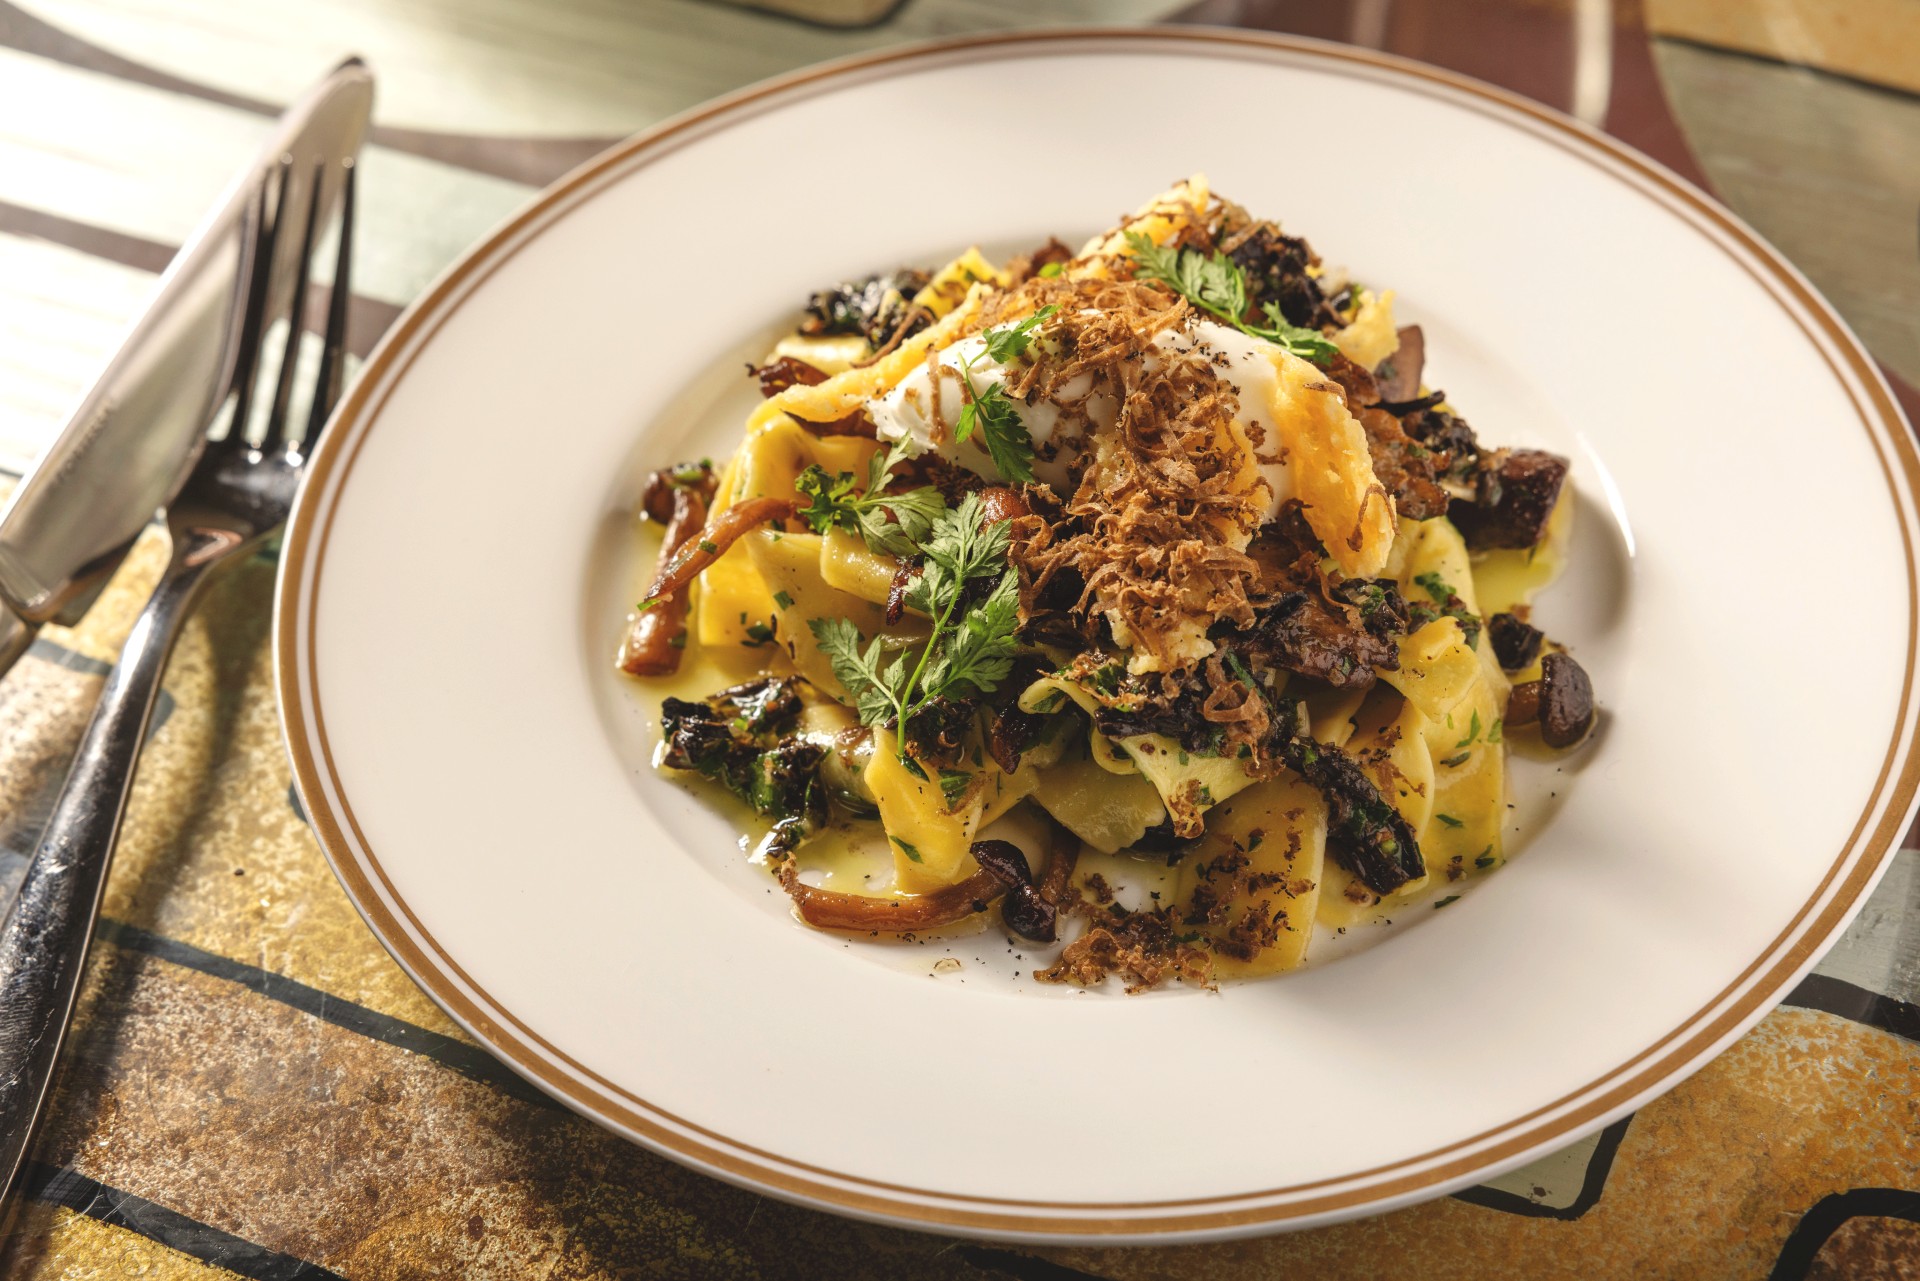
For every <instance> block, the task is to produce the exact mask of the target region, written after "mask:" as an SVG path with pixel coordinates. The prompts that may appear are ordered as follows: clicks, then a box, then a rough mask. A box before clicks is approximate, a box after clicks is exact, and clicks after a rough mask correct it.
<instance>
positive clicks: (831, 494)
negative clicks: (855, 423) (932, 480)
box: [793, 438, 946, 556]
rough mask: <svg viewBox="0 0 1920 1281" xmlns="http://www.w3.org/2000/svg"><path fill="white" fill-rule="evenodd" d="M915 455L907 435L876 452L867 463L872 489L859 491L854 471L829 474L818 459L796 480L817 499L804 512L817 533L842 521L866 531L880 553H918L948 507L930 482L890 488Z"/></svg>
mask: <svg viewBox="0 0 1920 1281" xmlns="http://www.w3.org/2000/svg"><path fill="white" fill-rule="evenodd" d="M912 456H913V447H912V445H910V444H909V443H908V442H907V440H906V439H904V438H902V439H900V440H896V441H894V442H893V444H892V445H891V446H890V447H889V448H888V449H886V450H885V451H883V452H881V453H877V454H875V455H874V456H873V460H872V461H871V462H869V463H868V464H867V487H866V490H865V492H859V493H856V492H855V490H854V483H855V480H854V475H853V473H852V472H844V471H843V472H841V473H840V474H839V475H837V476H829V475H827V473H826V471H825V469H823V468H822V467H820V466H819V464H817V463H816V464H814V465H813V466H811V467H808V468H807V469H806V470H805V471H803V472H801V473H800V475H799V476H798V477H797V478H796V479H795V480H794V482H793V487H794V489H795V490H797V491H798V492H800V493H801V494H804V495H806V496H807V497H808V498H809V499H811V500H812V501H811V502H809V503H808V505H807V506H806V507H805V508H803V509H802V510H801V512H800V515H801V516H802V517H804V518H805V519H806V522H807V524H808V526H810V527H811V528H812V530H813V532H814V533H816V534H824V533H826V532H827V530H829V529H831V528H833V527H835V526H838V527H839V528H841V529H844V530H846V531H847V532H848V533H850V534H858V535H860V537H861V539H862V540H863V541H865V543H866V544H867V546H868V547H870V548H872V549H873V550H874V551H876V552H880V553H883V554H886V555H892V556H911V555H913V554H914V552H915V551H916V550H918V545H919V542H920V540H921V539H922V538H924V537H926V534H927V530H928V528H929V527H930V526H931V525H932V523H933V518H934V517H935V516H937V515H939V514H940V513H941V512H942V511H945V510H946V501H945V500H944V499H942V498H941V497H940V491H939V490H937V489H934V488H932V487H930V486H922V487H921V488H919V489H909V490H907V491H905V492H904V493H898V494H889V493H886V492H885V489H886V484H887V477H888V475H889V474H890V473H891V472H892V471H893V469H894V467H895V466H897V465H898V464H899V463H901V462H903V461H905V460H906V459H908V458H911V457H912Z"/></svg>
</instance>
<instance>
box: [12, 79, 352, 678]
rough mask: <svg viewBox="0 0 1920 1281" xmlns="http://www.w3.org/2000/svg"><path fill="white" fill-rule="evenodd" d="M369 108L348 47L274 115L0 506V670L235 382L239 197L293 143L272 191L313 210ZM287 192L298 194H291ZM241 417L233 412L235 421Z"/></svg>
mask: <svg viewBox="0 0 1920 1281" xmlns="http://www.w3.org/2000/svg"><path fill="white" fill-rule="evenodd" d="M372 108H373V73H372V72H371V71H369V70H368V69H367V67H366V64H365V63H363V62H361V61H360V59H358V58H349V59H348V60H347V61H345V62H343V63H341V64H340V65H339V66H338V67H337V68H335V69H334V71H333V72H332V74H330V75H329V76H327V77H326V79H324V80H322V81H321V82H320V83H319V84H318V85H316V86H314V88H313V89H311V90H310V91H308V93H307V94H306V96H305V97H303V98H301V99H300V100H299V101H298V102H296V103H295V104H294V105H293V106H291V107H289V108H288V109H287V111H286V113H285V114H284V115H283V116H281V118H280V120H279V123H278V124H276V125H275V127H274V130H273V133H272V135H271V136H270V137H269V138H268V139H267V142H266V145H265V146H263V147H262V148H261V150H260V153H259V155H257V156H256V157H255V158H254V159H253V161H252V162H251V163H249V164H248V165H247V166H246V167H245V168H244V169H242V170H241V171H240V173H239V174H238V175H237V176H236V177H235V178H234V180H233V182H232V184H231V185H230V186H229V187H228V188H227V191H226V193H225V194H224V195H222V196H221V198H220V200H219V202H218V203H217V204H215V205H214V207H213V210H212V211H211V212H210V213H209V214H208V215H207V217H206V219H205V221H203V222H202V223H201V224H200V226H199V227H198V228H197V229H196V230H195V231H194V233H193V234H192V235H191V236H190V237H188V239H187V241H186V243H185V244H184V245H182V246H181V248H180V250H179V252H178V253H176V254H175V255H174V257H173V261H172V262H171V263H170V264H168V266H167V270H166V272H165V273H164V274H163V275H162V276H161V277H160V282H159V285H158V286H157V287H156V289H155V292H154V297H153V301H152V302H151V303H150V304H149V305H148V307H147V310H146V312H145V314H143V315H142V316H141V317H140V318H139V319H138V320H137V321H135V322H134V324H133V328H132V329H131V331H130V332H129V333H128V334H127V337H126V340H125V341H124V342H123V343H122V344H121V347H120V349H119V351H118V352H116V353H115V354H114V356H113V359H112V360H110V361H109V362H108V363H107V367H106V370H105V372H103V373H102V374H101V375H100V378H99V381H97V382H96V383H94V385H93V388H92V389H91V390H90V391H88V392H87V394H86V397H85V398H84V399H83V400H81V402H80V405H79V408H77V409H75V410H74V412H73V416H72V417H71V418H69V419H68V420H67V423H66V426H65V427H63V428H62V429H61V431H60V434H59V436H57V437H56V438H55V439H54V441H53V443H52V444H51V445H50V446H48V448H47V450H46V452H45V453H43V454H42V455H41V456H40V458H39V460H38V461H37V462H35V464H34V466H33V470H32V471H30V472H29V473H28V474H27V475H26V477H25V478H24V479H23V480H21V482H20V483H19V485H18V486H16V487H15V489H14V492H13V496H12V498H11V499H10V500H9V501H8V503H7V505H6V508H5V510H4V511H0V676H4V675H5V674H6V671H7V669H8V668H9V667H11V666H12V665H13V663H14V661H15V660H16V659H18V658H19V656H20V655H21V654H22V653H24V652H26V649H27V646H28V645H29V644H31V643H32V641H33V637H34V633H35V632H37V631H38V630H39V628H40V625H41V624H43V623H47V622H59V623H64V624H68V625H71V624H73V623H77V622H79V621H80V618H81V617H82V616H83V615H84V614H85V613H86V611H87V608H88V607H89V606H90V605H92V603H93V600H94V598H95V597H96V596H98V595H99V594H100V589H101V588H102V587H104V586H106V582H107V579H108V578H109V577H111V576H112V574H113V571H114V569H115V568H117V567H118V566H119V564H120V561H121V559H122V558H123V557H125V555H126V553H127V549H128V548H130V547H131V546H132V545H133V541H134V539H135V538H137V537H139V535H140V531H141V530H142V529H144V528H146V526H147V524H148V522H150V521H151V520H152V519H153V518H154V514H155V513H156V512H157V511H158V510H159V509H160V508H162V507H164V506H166V505H167V503H168V502H170V501H171V500H172V498H173V495H174V493H175V492H176V491H177V490H178V489H179V487H180V485H181V483H182V482H183V481H184V480H185V479H186V476H187V473H188V472H189V471H190V470H191V469H192V467H193V464H194V461H195V460H196V459H197V458H198V457H199V455H200V449H201V446H202V445H203V444H204V442H205V441H206V436H207V429H208V427H209V425H210V424H211V422H212V421H213V418H214V416H215V414H216V413H217V412H218V411H219V410H220V408H221V406H222V405H223V404H224V403H225V402H226V400H227V399H228V397H229V396H230V395H231V394H232V392H233V391H234V386H233V382H234V373H235V367H236V364H237V360H236V357H237V354H238V352H237V348H238V344H239V338H240V332H241V320H242V313H243V311H244V307H243V305H242V304H243V303H244V301H245V299H244V292H245V285H246V282H247V280H248V278H249V275H250V274H251V262H250V258H251V255H252V251H253V245H254V243H255V237H254V235H253V234H252V227H251V217H252V215H251V212H250V211H251V210H252V209H253V208H254V206H255V203H256V200H257V198H258V194H259V191H260V184H261V183H262V182H263V181H265V176H266V173H267V171H268V170H269V169H272V168H277V167H279V166H280V165H281V164H282V163H283V162H284V158H285V157H288V156H291V157H292V158H293V161H294V163H293V164H292V165H291V166H290V173H289V178H288V181H289V186H288V190H287V191H286V194H285V197H284V199H285V200H288V201H299V202H305V201H306V200H308V199H309V198H310V193H311V192H312V185H313V183H314V181H315V175H316V173H317V174H320V175H323V177H322V178H321V179H320V180H321V181H323V182H324V183H325V184H326V185H325V187H324V188H323V189H322V191H321V202H320V206H319V214H318V218H319V222H320V223H321V224H324V223H325V222H326V220H327V218H328V217H329V216H330V215H331V212H332V210H333V208H334V207H335V205H336V204H337V203H338V201H339V199H340V188H341V186H342V184H343V182H344V174H345V168H346V163H348V162H350V161H351V160H352V159H353V158H354V157H356V156H357V155H358V154H359V151H360V145H361V143H362V142H363V141H364V140H365V138H366V135H367V130H368V125H369V116H370V113H371V111H372ZM296 207H297V206H296ZM299 251H300V246H299V244H298V242H297V241H294V242H293V243H291V244H281V245H277V246H275V261H274V262H273V263H272V264H271V266H270V268H269V274H268V275H267V277H266V280H267V298H266V303H267V308H268V310H267V311H266V312H265V314H267V315H275V314H277V313H278V312H279V310H281V309H282V308H284V307H285V306H286V305H287V303H288V299H289V295H290V293H291V291H292V289H293V287H294V278H295V276H296V275H297V274H298V272H299V268H300V265H301V264H300V262H299V261H298V260H299V256H300V255H299ZM234 430H239V427H236V428H234Z"/></svg>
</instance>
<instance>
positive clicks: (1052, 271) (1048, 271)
mask: <svg viewBox="0 0 1920 1281" xmlns="http://www.w3.org/2000/svg"><path fill="white" fill-rule="evenodd" d="M1065 270H1066V264H1064V263H1058V262H1050V263H1048V264H1047V265H1046V266H1044V267H1042V268H1041V269H1040V270H1039V271H1038V272H1036V273H1035V274H1036V275H1038V276H1039V277H1040V278H1041V279H1042V280H1054V279H1057V278H1058V277H1059V276H1060V274H1061V273H1062V272H1063V271H1065Z"/></svg>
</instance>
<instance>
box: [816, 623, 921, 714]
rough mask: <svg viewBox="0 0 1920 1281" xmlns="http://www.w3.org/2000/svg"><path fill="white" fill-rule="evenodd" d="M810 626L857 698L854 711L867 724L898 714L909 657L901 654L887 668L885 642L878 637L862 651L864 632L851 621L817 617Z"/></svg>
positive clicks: (831, 661)
mask: <svg viewBox="0 0 1920 1281" xmlns="http://www.w3.org/2000/svg"><path fill="white" fill-rule="evenodd" d="M807 627H808V628H809V629H810V630H811V631H812V632H813V638H814V640H815V641H817V642H818V643H819V645H820V652H821V653H823V654H825V655H826V656H827V661H828V662H829V663H831V664H832V665H833V674H834V675H835V676H838V677H839V678H840V683H841V684H842V685H845V686H846V687H847V692H848V693H849V694H851V695H853V699H854V709H855V710H856V711H858V712H859V714H860V720H861V721H862V722H863V723H864V724H867V725H879V724H882V723H884V722H885V721H886V720H887V719H888V718H889V717H891V716H893V715H894V714H895V713H896V712H897V711H898V709H899V705H900V692H901V689H902V686H903V685H904V683H905V676H906V655H905V654H900V655H897V656H896V657H895V658H894V660H893V663H892V664H891V665H890V666H883V665H882V660H883V659H884V658H885V657H886V647H885V645H884V644H883V642H882V641H881V640H880V638H879V637H875V638H874V639H873V641H872V643H871V644H869V645H868V646H867V648H866V649H865V650H864V651H862V650H861V648H860V629H859V628H857V627H855V626H854V625H853V620H852V619H849V618H815V619H811V620H809V621H808V623H807Z"/></svg>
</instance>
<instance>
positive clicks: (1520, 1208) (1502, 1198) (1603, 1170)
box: [1453, 1113, 1633, 1221]
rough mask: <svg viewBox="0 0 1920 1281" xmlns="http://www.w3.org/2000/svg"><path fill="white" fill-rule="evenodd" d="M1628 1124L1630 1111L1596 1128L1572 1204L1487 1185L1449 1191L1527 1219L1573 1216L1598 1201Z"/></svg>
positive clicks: (1486, 1206) (1464, 1198)
mask: <svg viewBox="0 0 1920 1281" xmlns="http://www.w3.org/2000/svg"><path fill="white" fill-rule="evenodd" d="M1632 1123H1633V1114H1632V1113H1628V1114H1627V1115H1626V1116H1623V1117H1621V1118H1620V1119H1619V1120H1618V1121H1615V1122H1614V1123H1613V1124H1612V1125H1610V1126H1608V1127H1607V1128H1606V1129H1604V1130H1602V1131H1600V1141H1599V1143H1597V1144H1596V1145H1594V1149H1593V1152H1592V1154H1591V1155H1589V1156H1588V1157H1587V1173H1586V1176H1585V1177H1584V1178H1583V1179H1581V1181H1580V1193H1579V1195H1578V1196H1576V1197H1574V1198H1573V1204H1572V1205H1567V1206H1558V1205H1542V1204H1540V1203H1539V1202H1538V1201H1535V1200H1532V1199H1531V1198H1528V1197H1523V1196H1521V1195H1520V1194H1519V1193H1517V1192H1508V1191H1506V1190H1505V1189H1504V1188H1489V1187H1471V1188H1462V1189H1461V1190H1460V1191H1458V1192H1456V1193H1454V1194H1453V1199H1454V1200H1456V1201H1465V1202H1466V1203H1467V1204H1468V1205H1477V1206H1480V1207H1482V1208H1483V1209H1488V1210H1503V1211H1505V1212H1506V1213H1508V1214H1518V1215H1523V1216H1525V1217H1527V1218H1530V1219H1564V1220H1569V1221H1571V1220H1573V1219H1577V1218H1579V1217H1580V1216H1581V1215H1583V1214H1585V1213H1586V1212H1587V1211H1588V1210H1591V1209H1592V1208H1593V1207H1594V1206H1596V1205H1598V1204H1599V1203H1600V1194H1601V1193H1602V1192H1603V1191H1605V1190H1606V1186H1607V1175H1608V1174H1609V1173H1611V1172H1612V1170H1613V1158H1614V1157H1615V1156H1617V1155H1619V1152H1620V1142H1621V1140H1623V1139H1625V1138H1626V1137H1627V1127H1628V1126H1629V1125H1631V1124H1632Z"/></svg>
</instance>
